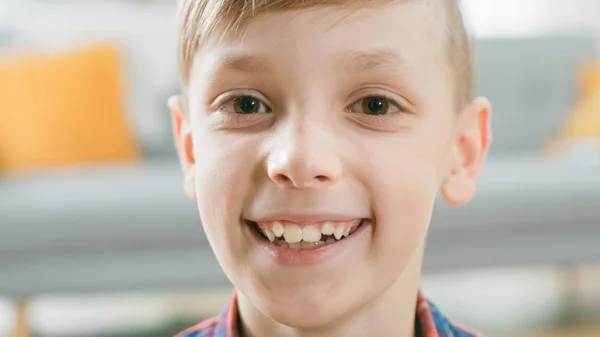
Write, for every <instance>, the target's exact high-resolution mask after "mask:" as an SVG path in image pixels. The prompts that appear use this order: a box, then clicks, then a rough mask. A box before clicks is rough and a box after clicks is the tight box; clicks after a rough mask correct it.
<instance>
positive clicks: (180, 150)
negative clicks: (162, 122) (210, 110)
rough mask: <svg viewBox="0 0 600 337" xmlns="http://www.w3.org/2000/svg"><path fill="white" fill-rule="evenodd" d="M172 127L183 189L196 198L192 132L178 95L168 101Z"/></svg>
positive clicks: (189, 195)
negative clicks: (181, 173)
mask: <svg viewBox="0 0 600 337" xmlns="http://www.w3.org/2000/svg"><path fill="white" fill-rule="evenodd" d="M168 106H169V110H170V114H171V123H172V127H173V141H174V143H175V149H176V150H177V154H178V156H179V163H180V165H181V171H182V172H183V175H184V180H183V189H184V191H185V193H186V195H187V196H188V197H190V198H191V199H193V200H196V187H195V186H196V182H195V180H196V179H195V177H196V175H195V171H194V167H195V163H196V160H195V155H194V142H193V137H192V133H191V130H190V127H189V124H188V121H187V119H186V118H185V111H184V105H183V102H182V100H181V98H180V97H178V96H173V97H171V98H170V99H169V101H168Z"/></svg>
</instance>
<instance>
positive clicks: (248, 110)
mask: <svg viewBox="0 0 600 337" xmlns="http://www.w3.org/2000/svg"><path fill="white" fill-rule="evenodd" d="M229 104H232V105H233V106H232V109H231V110H233V112H235V113H236V114H240V115H248V114H256V113H268V112H270V111H271V110H270V109H269V108H268V107H267V105H266V104H264V103H263V102H262V101H261V100H259V99H257V98H254V97H252V96H239V97H234V98H233V99H231V100H230V101H229V102H227V103H225V104H223V107H222V109H223V110H228V109H225V108H226V107H227V105H229Z"/></svg>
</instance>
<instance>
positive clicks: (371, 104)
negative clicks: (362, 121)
mask: <svg viewBox="0 0 600 337" xmlns="http://www.w3.org/2000/svg"><path fill="white" fill-rule="evenodd" d="M348 110H350V112H355V113H363V114H366V115H375V116H379V115H388V114H393V113H397V112H401V111H403V109H402V107H401V106H400V104H398V103H397V102H396V101H394V100H392V99H389V98H387V97H385V96H367V97H363V98H361V99H359V100H358V101H356V102H354V103H352V104H351V105H350V106H349V107H348Z"/></svg>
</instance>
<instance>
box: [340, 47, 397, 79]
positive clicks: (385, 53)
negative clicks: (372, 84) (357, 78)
mask: <svg viewBox="0 0 600 337" xmlns="http://www.w3.org/2000/svg"><path fill="white" fill-rule="evenodd" d="M335 64H336V65H337V66H338V67H339V70H341V71H344V72H354V73H361V72H368V71H371V70H375V69H378V68H392V67H398V66H401V65H403V64H406V60H405V59H404V57H403V56H402V55H400V54H398V53H396V52H393V51H391V50H385V49H381V50H375V51H368V52H364V51H357V52H349V53H346V54H344V55H343V56H342V57H341V58H340V59H339V62H336V63H335Z"/></svg>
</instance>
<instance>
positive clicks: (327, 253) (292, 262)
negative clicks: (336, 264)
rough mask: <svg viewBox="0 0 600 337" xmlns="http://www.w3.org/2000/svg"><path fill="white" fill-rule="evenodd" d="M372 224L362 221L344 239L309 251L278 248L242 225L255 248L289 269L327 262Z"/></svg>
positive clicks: (247, 226)
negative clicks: (249, 234) (249, 235)
mask: <svg viewBox="0 0 600 337" xmlns="http://www.w3.org/2000/svg"><path fill="white" fill-rule="evenodd" d="M371 224H372V222H371V220H368V219H364V220H363V221H362V222H361V223H360V225H359V226H358V228H357V229H356V230H355V231H354V232H353V233H352V234H351V235H349V236H347V237H346V238H344V239H342V240H340V241H336V242H334V243H330V244H325V245H322V246H317V247H315V248H310V249H291V248H285V247H281V246H278V245H276V244H274V243H272V242H269V241H268V240H267V239H265V238H263V237H262V235H260V234H259V233H258V232H257V231H256V230H255V229H254V228H251V227H250V226H249V225H247V224H244V226H245V227H246V229H247V230H248V231H249V232H250V233H251V236H252V239H253V240H254V241H255V243H256V245H257V247H258V248H259V249H260V250H261V251H263V252H266V253H267V255H269V256H271V257H272V258H273V259H274V260H275V262H276V263H277V264H280V265H284V266H290V267H303V266H313V265H318V264H320V263H323V262H325V261H329V260H330V259H331V258H332V257H334V256H336V255H339V254H341V253H342V252H343V251H344V250H345V249H347V248H348V246H349V245H352V243H353V242H355V241H356V240H357V239H358V237H359V236H360V235H361V234H362V233H363V232H364V231H365V230H366V229H367V228H368V227H370V226H371Z"/></svg>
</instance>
